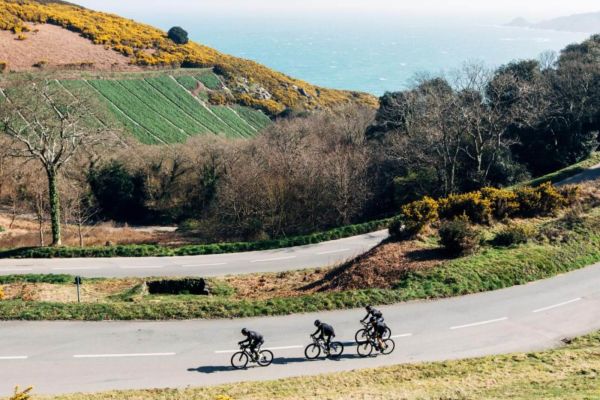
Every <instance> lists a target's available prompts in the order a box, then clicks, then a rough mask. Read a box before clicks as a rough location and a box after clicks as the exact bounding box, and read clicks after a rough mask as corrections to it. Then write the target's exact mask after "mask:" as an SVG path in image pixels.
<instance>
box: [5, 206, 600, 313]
mask: <svg viewBox="0 0 600 400" xmlns="http://www.w3.org/2000/svg"><path fill="white" fill-rule="evenodd" d="M556 224H557V222H553V223H552V225H549V226H547V228H548V229H556V228H557V226H558V225H556ZM598 261H600V209H596V210H595V211H594V212H593V213H592V214H591V215H590V216H588V217H587V218H586V219H585V220H584V222H583V223H581V224H580V225H579V226H578V227H576V228H573V229H571V230H570V231H569V238H568V240H559V241H558V242H557V243H542V244H527V245H523V246H519V247H513V248H493V247H488V248H486V249H485V250H483V251H482V252H480V253H477V254H475V255H472V256H467V257H462V258H459V259H456V260H451V261H448V262H446V263H444V264H442V265H441V266H439V267H435V268H432V269H430V270H426V271H422V272H409V273H407V274H406V275H405V276H404V277H403V278H402V279H401V280H400V281H399V282H398V283H397V285H396V287H395V288H394V289H365V290H348V291H340V292H326V293H317V294H312V295H306V296H302V297H284V298H274V299H269V300H238V299H232V298H230V296H227V295H216V296H211V297H208V298H206V297H200V298H194V297H191V296H172V297H163V298H161V299H160V301H148V299H142V300H138V301H136V300H135V299H130V301H114V302H106V303H98V304H92V303H90V304H81V305H78V304H75V303H49V302H23V301H20V300H11V301H3V302H0V319H6V320H10V319H29V320H41V319H56V320H63V319H64V320H67V319H74V320H101V319H122V320H129V319H149V320H153V319H189V318H234V317H254V316H265V315H284V314H292V313H302V312H313V311H320V310H334V309H342V308H353V307H358V306H364V305H366V304H393V303H398V302H401V301H407V300H415V299H424V298H430V299H431V298H442V297H449V296H458V295H464V294H468V293H476V292H483V291H488V290H495V289H501V288H506V287H510V286H514V285H519V284H524V283H527V282H531V281H535V280H539V279H544V278H548V277H552V276H555V275H557V274H560V273H564V272H568V271H572V270H575V269H578V268H582V267H584V266H587V265H591V264H593V263H595V262H598ZM151 300H157V299H151Z"/></svg>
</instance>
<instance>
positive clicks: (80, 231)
mask: <svg viewBox="0 0 600 400" xmlns="http://www.w3.org/2000/svg"><path fill="white" fill-rule="evenodd" d="M81 225H83V223H82V222H81V221H78V222H77V233H78V234H79V247H83V232H82V226H81Z"/></svg>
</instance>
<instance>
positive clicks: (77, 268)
mask: <svg viewBox="0 0 600 400" xmlns="http://www.w3.org/2000/svg"><path fill="white" fill-rule="evenodd" d="M90 269H100V267H58V268H52V270H53V271H83V270H90Z"/></svg>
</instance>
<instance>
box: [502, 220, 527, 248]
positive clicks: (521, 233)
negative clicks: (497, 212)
mask: <svg viewBox="0 0 600 400" xmlns="http://www.w3.org/2000/svg"><path fill="white" fill-rule="evenodd" d="M535 235H536V229H535V228H534V227H533V226H531V225H527V224H512V225H508V226H507V227H505V228H504V229H503V230H502V231H500V232H498V234H497V235H496V237H495V238H494V244H496V245H498V246H506V247H508V246H514V245H518V244H524V243H527V242H529V240H530V239H532V238H533V237H535Z"/></svg>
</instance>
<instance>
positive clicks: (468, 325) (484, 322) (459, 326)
mask: <svg viewBox="0 0 600 400" xmlns="http://www.w3.org/2000/svg"><path fill="white" fill-rule="evenodd" d="M507 319H508V317H503V318H497V319H490V320H488V321H481V322H474V323H472V324H466V325H458V326H452V327H450V329H451V330H455V329H463V328H471V327H474V326H480V325H487V324H493V323H494V322H500V321H506V320H507Z"/></svg>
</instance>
